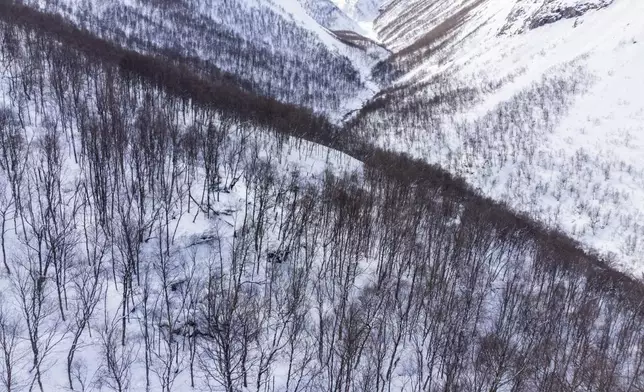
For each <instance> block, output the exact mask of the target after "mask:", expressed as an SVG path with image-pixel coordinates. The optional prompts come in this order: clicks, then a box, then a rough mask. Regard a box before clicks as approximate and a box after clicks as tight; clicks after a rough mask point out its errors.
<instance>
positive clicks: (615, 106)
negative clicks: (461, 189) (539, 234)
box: [357, 0, 644, 276]
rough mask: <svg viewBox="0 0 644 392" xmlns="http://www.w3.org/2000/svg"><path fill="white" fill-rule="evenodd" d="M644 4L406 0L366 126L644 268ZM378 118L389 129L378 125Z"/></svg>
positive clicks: (386, 30) (388, 12)
mask: <svg viewBox="0 0 644 392" xmlns="http://www.w3.org/2000/svg"><path fill="white" fill-rule="evenodd" d="M642 15H644V3H642V2H641V1H637V0H616V1H606V0H566V1H560V0H556V1H555V0H553V1H550V0H535V1H505V0H474V1H463V2H454V1H441V0H397V1H391V2H389V3H387V4H386V5H385V6H384V8H383V12H382V13H381V14H380V15H379V16H378V17H377V18H376V20H375V23H374V28H375V30H376V32H377V34H378V37H379V38H380V40H381V41H382V42H383V43H384V44H385V45H387V46H388V48H389V49H391V50H393V51H394V54H393V56H392V57H391V58H390V59H389V61H388V62H387V63H386V65H387V67H388V68H387V67H381V69H389V70H390V72H391V74H390V78H392V79H393V80H394V81H393V82H392V88H391V89H390V90H389V92H384V93H383V94H381V96H380V97H379V98H377V99H376V100H375V101H374V103H373V104H376V103H378V102H380V103H384V102H386V103H385V106H386V107H387V109H385V110H378V111H375V110H374V111H370V110H365V111H364V112H363V117H362V119H361V120H360V124H359V125H358V126H357V129H359V131H360V132H363V134H364V135H365V137H367V138H368V139H369V140H374V141H376V142H377V143H378V144H379V145H382V146H388V147H390V148H393V149H396V150H398V151H407V152H411V153H412V154H413V155H414V156H417V157H421V158H423V159H425V160H427V161H428V162H432V163H437V164H439V165H441V166H442V167H445V168H446V169H447V170H449V171H451V172H453V173H456V174H458V175H460V176H463V177H465V178H466V179H467V181H468V182H469V183H470V184H472V185H473V186H475V187H477V188H478V189H480V191H481V192H483V193H484V194H486V195H489V196H491V197H493V198H495V199H497V200H501V201H504V202H507V203H509V204H510V205H511V206H512V207H513V208H515V209H517V210H519V211H523V212H525V213H528V214H530V215H531V216H533V217H535V219H537V220H539V221H542V222H545V223H547V224H548V225H551V226H553V227H556V228H559V229H561V230H563V231H565V232H566V233H569V234H570V235H571V236H573V237H574V238H576V239H579V240H580V241H582V242H583V243H584V245H585V246H586V247H587V248H588V249H594V250H597V251H599V252H600V253H601V254H603V255H605V256H606V257H608V258H610V259H613V260H614V261H615V262H617V263H618V265H619V266H620V267H621V268H622V269H624V270H626V271H630V272H632V273H635V274H636V275H638V276H639V274H640V273H641V272H644V262H643V260H644V225H642V223H641V222H642V221H644V161H643V160H642V157H643V156H644V103H643V102H642V100H641V99H640V95H641V91H643V90H642V89H643V88H644V74H642V72H641V71H640V68H641V66H642V64H644V50H642V45H643V42H644V25H643V24H642V23H641V22H639V21H640V19H641V16H642ZM383 121H384V122H385V124H387V126H383Z"/></svg>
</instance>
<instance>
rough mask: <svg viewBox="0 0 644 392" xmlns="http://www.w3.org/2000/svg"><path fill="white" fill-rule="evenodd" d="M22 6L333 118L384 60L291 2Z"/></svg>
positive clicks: (71, 0) (43, 0)
mask: <svg viewBox="0 0 644 392" xmlns="http://www.w3.org/2000/svg"><path fill="white" fill-rule="evenodd" d="M23 3H25V4H28V5H30V6H33V7H37V8H38V9H42V10H45V11H47V12H52V13H57V14H60V15H62V16H64V17H65V18H66V19H69V20H71V21H73V22H74V23H76V24H77V25H78V26H81V27H83V28H85V29H87V30H89V31H92V32H94V33H96V34H98V35H99V36H101V37H103V38H106V39H109V40H112V41H114V42H118V43H119V44H122V45H124V46H127V47H130V48H132V49H136V50H141V51H144V52H147V53H154V54H162V55H164V56H167V57H169V58H171V59H172V58H175V57H177V56H180V58H183V59H184V60H185V59H192V60H193V62H194V63H195V66H197V67H199V68H202V69H203V68H205V69H210V68H213V67H216V68H217V69H218V71H223V72H227V73H228V74H229V75H230V77H231V78H234V79H235V80H236V81H237V82H238V83H239V84H241V85H244V86H246V88H247V89H249V90H251V91H254V92H257V93H260V94H263V95H267V96H271V97H276V98H278V99H280V100H282V101H285V102H289V103H296V104H298V105H303V106H307V107H310V108H312V109H314V110H315V111H317V112H322V113H326V114H329V115H331V116H332V117H338V116H339V115H341V114H343V113H344V110H345V109H344V108H345V107H347V106H348V107H354V108H357V107H359V104H360V102H361V101H363V100H365V99H366V98H368V97H370V96H371V95H373V92H374V91H373V90H375V89H376V87H375V86H374V85H373V83H371V82H370V81H369V80H368V73H369V68H370V64H371V63H373V62H374V61H376V60H377V59H379V58H381V57H382V56H383V55H384V54H385V52H384V51H381V52H380V53H373V52H372V53H369V54H366V53H365V52H364V51H363V50H360V49H357V48H355V47H353V46H348V45H345V44H343V43H342V42H340V41H339V40H338V39H336V38H335V36H334V34H333V33H331V32H330V31H328V30H327V29H325V28H324V27H322V26H320V25H319V24H318V23H316V22H315V20H314V19H313V18H312V16H310V15H309V14H308V13H307V12H306V10H305V9H304V8H303V6H302V5H301V4H300V2H298V1H297V0H270V1H264V0H226V1H223V2H222V1H220V0H204V1H197V2H195V1H189V0H180V1H158V0H136V1H125V0H118V1H109V2H106V1H100V0H57V1H48V0H25V1H23ZM305 4H308V3H305ZM316 4H322V3H320V2H318V3H316ZM334 23H335V22H334ZM337 25H338V27H343V28H347V27H350V26H345V24H344V23H343V22H342V21H340V20H337ZM372 56H375V57H376V58H375V59H373V58H372Z"/></svg>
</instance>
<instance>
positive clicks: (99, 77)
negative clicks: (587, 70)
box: [0, 2, 644, 392]
mask: <svg viewBox="0 0 644 392" xmlns="http://www.w3.org/2000/svg"><path fill="white" fill-rule="evenodd" d="M0 37H2V39H1V40H0V224H1V225H0V245H1V246H0V248H1V251H2V253H1V260H2V264H1V265H0V354H1V355H0V388H3V390H7V391H14V392H15V391H28V390H31V391H41V392H62V391H69V390H74V391H106V392H107V391H118V392H126V391H162V392H184V391H204V392H205V391H212V392H219V391H225V392H237V391H251V390H252V391H289V392H291V391H298V392H300V391H307V392H309V391H310V392H319V391H364V392H367V391H369V392H371V391H376V392H385V391H413V392H421V391H422V392H425V391H434V390H442V391H505V390H511V391H517V392H518V391H526V392H532V391H562V392H563V391H570V390H582V391H587V390H592V391H608V390H610V391H618V392H627V391H628V392H632V391H637V390H640V389H642V388H643V387H644V384H643V383H642V380H644V331H643V330H642V328H641V325H642V324H643V323H644V304H643V303H642V301H641V299H642V296H643V295H644V286H643V285H642V284H641V282H638V281H636V280H634V279H631V278H629V277H628V276H626V275H624V274H621V273H619V272H617V271H615V270H613V269H612V268H610V266H608V265H606V264H605V263H603V262H602V261H601V260H600V259H598V258H596V257H594V256H593V255H592V254H590V253H585V252H583V251H581V250H580V249H579V248H578V247H577V246H576V244H575V242H574V241H572V240H571V239H569V238H568V237H566V236H565V235H562V234H561V233H558V232H556V231H553V230H550V229H548V228H545V227H543V226H542V225H540V224H539V223H537V222H535V221H533V220H531V219H529V218H528V217H526V216H523V215H521V214H517V213H515V212H514V211H512V210H510V209H508V208H507V207H506V206H505V205H504V204H502V203H497V202H494V201H492V200H490V199H487V198H484V197H481V196H480V195H479V194H478V193H476V192H475V191H474V190H473V189H472V188H470V187H468V186H467V184H466V183H464V182H463V181H462V180H460V179H458V178H455V177H453V176H451V175H450V174H449V173H447V172H445V171H444V170H441V169H440V168H438V167H436V166H432V165H429V164H427V163H426V162H423V161H421V160H414V159H410V158H409V157H407V156H405V155H402V154H393V153H388V152H385V151H383V150H381V149H378V148H374V147H373V146H371V145H369V144H364V143H361V141H360V140H356V138H355V137H354V135H352V134H350V133H347V132H343V131H342V130H341V129H339V128H338V127H336V126H334V125H333V124H330V123H329V122H328V121H327V120H326V119H324V118H321V117H319V116H315V115H313V114H312V113H311V111H310V110H307V109H303V108H300V107H296V106H294V105H287V104H284V103H282V102H279V101H277V100H273V99H269V98H266V97H263V96H261V95H256V94H253V93H252V92H248V91H246V90H244V87H243V86H240V85H237V84H235V83H234V80H232V81H231V80H230V79H229V78H226V77H225V75H220V77H219V78H215V77H214V75H212V74H208V75H203V74H201V73H198V72H195V71H194V70H193V69H192V68H191V67H192V63H187V64H183V63H181V62H180V61H179V60H177V59H174V60H173V61H170V60H169V59H168V58H166V57H164V56H150V55H142V54H141V53H137V52H135V51H132V50H128V49H127V48H123V47H120V46H119V45H116V44H115V43H113V42H108V41H105V40H102V39H99V38H97V37H95V36H94V35H92V34H90V33H88V32H87V31H82V30H79V29H77V28H75V27H74V26H72V25H70V24H68V23H66V22H65V20H63V19H62V18H60V17H56V16H52V15H47V14H42V13H39V12H36V11H34V10H33V9H30V8H25V7H19V6H15V5H7V3H6V2H0ZM330 147H331V148H330ZM342 151H343V152H342Z"/></svg>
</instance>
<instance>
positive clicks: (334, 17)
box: [300, 0, 364, 33]
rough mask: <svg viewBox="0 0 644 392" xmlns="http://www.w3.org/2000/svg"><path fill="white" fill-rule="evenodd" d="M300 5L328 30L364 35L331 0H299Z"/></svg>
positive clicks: (357, 25)
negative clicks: (347, 31)
mask: <svg viewBox="0 0 644 392" xmlns="http://www.w3.org/2000/svg"><path fill="white" fill-rule="evenodd" d="M300 3H301V4H302V6H303V7H304V8H305V9H306V11H307V12H308V14H309V15H311V17H313V19H315V20H316V21H317V22H318V23H320V24H321V25H322V26H324V27H326V28H328V29H329V30H349V31H354V32H356V33H364V32H363V31H362V28H361V27H360V25H359V24H358V23H357V22H356V21H355V20H354V19H352V18H350V17H349V16H347V15H346V14H345V13H344V11H342V10H341V9H340V8H338V6H337V5H336V4H334V3H333V2H332V1H331V0H300Z"/></svg>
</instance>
